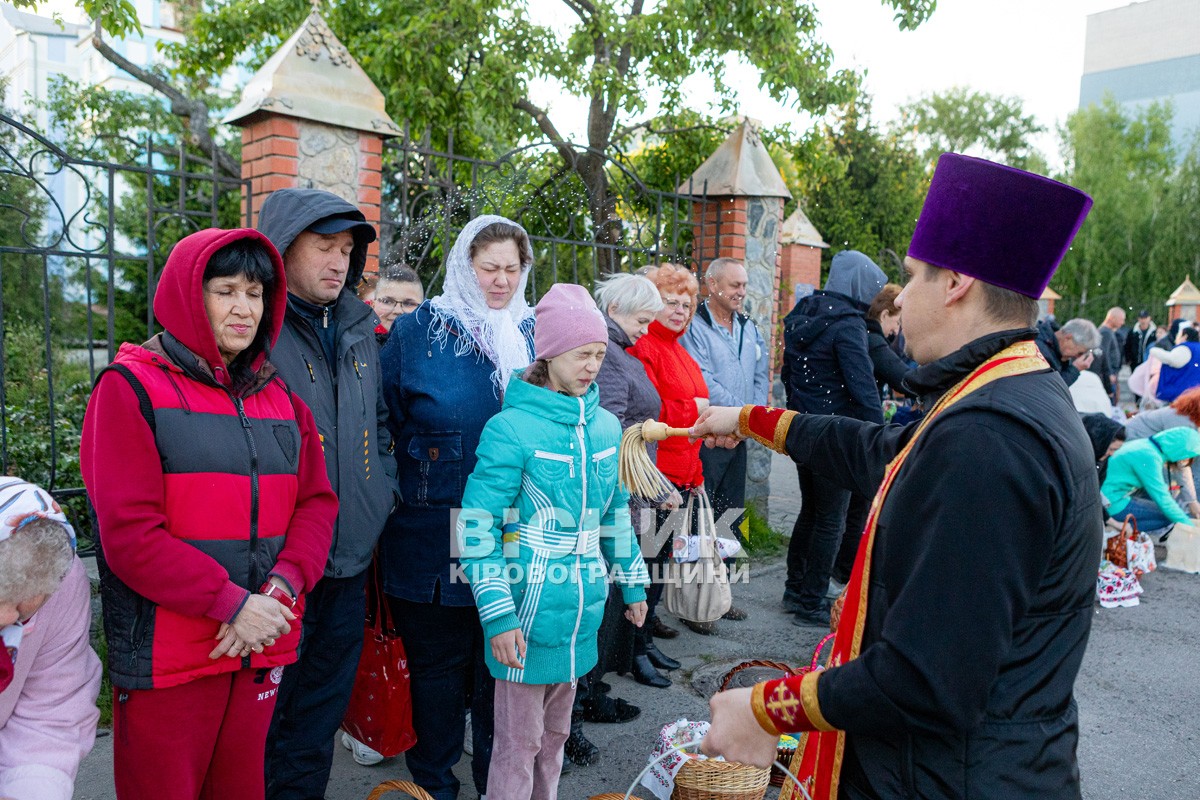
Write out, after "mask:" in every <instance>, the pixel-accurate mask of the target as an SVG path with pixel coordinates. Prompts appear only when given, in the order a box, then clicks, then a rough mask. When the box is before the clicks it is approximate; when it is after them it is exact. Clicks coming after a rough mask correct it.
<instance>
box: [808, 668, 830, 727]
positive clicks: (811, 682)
mask: <svg viewBox="0 0 1200 800" xmlns="http://www.w3.org/2000/svg"><path fill="white" fill-rule="evenodd" d="M820 679H821V670H817V671H816V672H810V673H808V674H806V675H805V676H804V677H803V678H802V679H801V680H800V704H801V706H803V708H804V715H805V716H806V717H808V721H809V722H810V723H811V724H812V726H813V727H814V728H816V729H817V730H819V731H833V730H837V729H836V728H834V727H833V726H832V725H830V724H829V722H828V721H827V720H826V719H825V716H824V715H823V714H822V713H821V705H820V703H818V702H817V681H818V680H820Z"/></svg>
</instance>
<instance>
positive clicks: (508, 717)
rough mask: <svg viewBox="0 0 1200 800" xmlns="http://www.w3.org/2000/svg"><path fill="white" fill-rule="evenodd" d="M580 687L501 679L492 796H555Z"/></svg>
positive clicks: (539, 799) (526, 799)
mask: <svg viewBox="0 0 1200 800" xmlns="http://www.w3.org/2000/svg"><path fill="white" fill-rule="evenodd" d="M574 702H575V687H574V686H573V685H571V684H569V683H551V684H542V685H538V684H533V685H528V684H524V683H510V682H508V681H502V680H497V681H496V738H495V741H494V743H493V744H492V762H491V768H490V769H489V770H488V800H555V799H556V798H557V797H558V778H559V775H560V774H561V773H562V760H563V745H564V744H565V743H566V741H567V737H568V736H569V735H570V734H571V706H572V705H573V704H574Z"/></svg>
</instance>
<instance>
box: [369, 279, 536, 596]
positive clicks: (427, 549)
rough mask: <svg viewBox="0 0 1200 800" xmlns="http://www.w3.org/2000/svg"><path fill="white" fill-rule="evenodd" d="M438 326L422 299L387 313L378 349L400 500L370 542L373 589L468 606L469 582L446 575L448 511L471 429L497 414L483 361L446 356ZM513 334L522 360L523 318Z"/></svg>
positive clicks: (471, 452)
mask: <svg viewBox="0 0 1200 800" xmlns="http://www.w3.org/2000/svg"><path fill="white" fill-rule="evenodd" d="M439 324H440V323H438V322H435V320H434V317H433V314H432V312H431V310H430V306H429V302H428V301H426V302H425V303H423V304H421V306H420V308H418V309H417V310H416V311H414V312H412V313H411V314H407V315H405V316H402V317H399V318H398V319H397V320H396V322H395V324H393V326H392V332H391V335H390V336H389V337H388V341H387V344H385V345H384V346H383V350H382V352H381V353H380V355H379V361H380V367H381V369H382V372H383V394H384V400H385V401H386V402H387V405H388V411H389V415H390V416H389V421H388V424H389V425H390V427H391V429H392V438H393V440H394V441H395V443H396V451H395V452H396V466H397V477H398V478H399V482H400V495H401V497H402V500H401V502H400V505H399V507H398V508H397V509H396V511H395V512H394V513H393V514H392V515H391V517H389V518H388V521H387V524H386V525H385V526H384V529H383V536H382V538H381V539H380V559H381V563H382V567H383V588H384V591H385V592H386V593H387V594H390V595H393V596H395V597H400V598H403V599H405V600H409V601H412V602H417V603H429V602H432V601H433V600H434V598H435V597H438V598H439V601H440V602H441V604H442V605H448V606H471V605H474V604H475V599H474V597H473V596H472V594H471V587H470V585H468V584H467V583H465V582H463V581H458V582H452V581H451V572H452V568H453V567H454V566H455V565H456V564H457V559H452V558H451V555H450V543H451V542H452V541H453V539H454V528H453V527H452V524H451V522H452V518H451V511H452V509H457V508H458V507H459V506H460V505H461V504H462V496H463V489H464V487H465V486H466V481H467V476H469V475H470V474H471V471H472V470H474V469H475V450H476V448H477V447H478V446H479V436H480V434H481V433H482V431H483V426H484V424H485V423H487V421H488V420H489V419H491V418H492V417H493V416H495V415H496V414H498V413H499V412H500V398H498V397H497V396H496V391H495V388H494V387H493V385H492V377H491V376H492V371H493V370H494V369H495V367H494V365H493V364H492V362H491V361H489V360H488V359H487V358H486V357H485V356H484V355H483V354H482V353H480V352H478V351H476V354H475V357H474V358H472V357H471V356H456V355H455V354H454V338H455V337H457V336H459V335H461V334H460V332H459V331H457V330H453V329H452V330H451V331H450V337H449V338H450V341H449V342H445V343H444V344H440V343H438V342H436V341H435V338H436V335H437V333H438V331H437V330H436V329H434V328H433V327H432V326H434V325H439ZM521 332H522V333H523V334H525V339H526V341H527V343H528V344H529V353H530V360H532V358H533V319H532V317H531V318H530V319H529V320H528V321H527V322H526V323H524V324H523V325H522V328H521Z"/></svg>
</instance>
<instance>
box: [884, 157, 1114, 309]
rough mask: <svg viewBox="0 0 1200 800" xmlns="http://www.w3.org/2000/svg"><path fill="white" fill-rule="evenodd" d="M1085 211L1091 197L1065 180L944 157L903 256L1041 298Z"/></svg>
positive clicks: (981, 160) (1089, 204)
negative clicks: (906, 255)
mask: <svg viewBox="0 0 1200 800" xmlns="http://www.w3.org/2000/svg"><path fill="white" fill-rule="evenodd" d="M1091 207H1092V198H1091V197H1089V196H1088V195H1086V194H1084V193H1083V192H1081V191H1079V190H1078V189H1076V188H1075V187H1073V186H1068V185H1066V184H1065V183H1059V182H1058V181H1052V180H1050V179H1049V178H1045V177H1042V176H1041V175H1035V174H1033V173H1032V172H1026V171H1024V170H1020V169H1014V168H1012V167H1006V166H1004V165H1003V164H996V163H994V162H991V161H984V160H983V159H981V158H971V157H970V156H964V155H959V154H958V153H943V154H942V155H941V157H940V158H938V163H937V167H936V169H934V171H933V180H932V181H931V182H930V184H929V194H927V195H926V196H925V206H924V207H923V208H922V209H921V217H920V219H918V220H917V229H916V230H915V231H914V232H913V237H912V244H910V245H909V246H908V254H909V255H910V256H912V257H913V258H915V259H918V260H920V261H925V262H927V263H929V264H933V265H934V266H935V267H942V268H943V269H949V270H954V271H955V272H961V273H963V274H964V275H970V276H971V277H973V278H978V279H979V280H981V281H986V282H987V283H991V284H994V285H996V286H999V287H1001V288H1004V289H1011V290H1012V291H1014V292H1018V293H1020V294H1023V295H1026V296H1028V297H1034V298H1037V297H1041V295H1042V292H1043V291H1044V290H1045V288H1046V285H1047V284H1048V283H1050V277H1051V276H1052V275H1053V274H1054V270H1056V269H1058V265H1059V262H1061V261H1062V259H1063V256H1064V255H1066V253H1067V249H1068V248H1069V247H1070V246H1071V240H1072V239H1074V238H1075V234H1076V233H1077V232H1078V231H1079V226H1080V225H1082V224H1083V220H1084V218H1086V217H1087V214H1088V211H1089V210H1090V209H1091Z"/></svg>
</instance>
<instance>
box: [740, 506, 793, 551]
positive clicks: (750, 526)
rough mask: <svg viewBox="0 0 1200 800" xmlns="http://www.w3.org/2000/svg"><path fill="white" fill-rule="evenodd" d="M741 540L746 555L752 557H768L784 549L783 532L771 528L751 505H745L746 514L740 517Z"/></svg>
mask: <svg viewBox="0 0 1200 800" xmlns="http://www.w3.org/2000/svg"><path fill="white" fill-rule="evenodd" d="M742 541H743V542H744V543H745V545H746V553H747V555H750V556H753V557H754V558H770V557H771V556H776V555H779V554H780V553H782V552H783V551H784V549H785V542H784V537H783V534H782V533H780V532H779V531H777V530H775V529H774V528H772V527H771V525H770V523H768V522H767V519H766V517H764V516H763V515H762V514H760V513H759V512H758V509H756V508H755V507H754V506H752V505H750V506H747V507H746V515H745V516H744V517H742Z"/></svg>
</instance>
